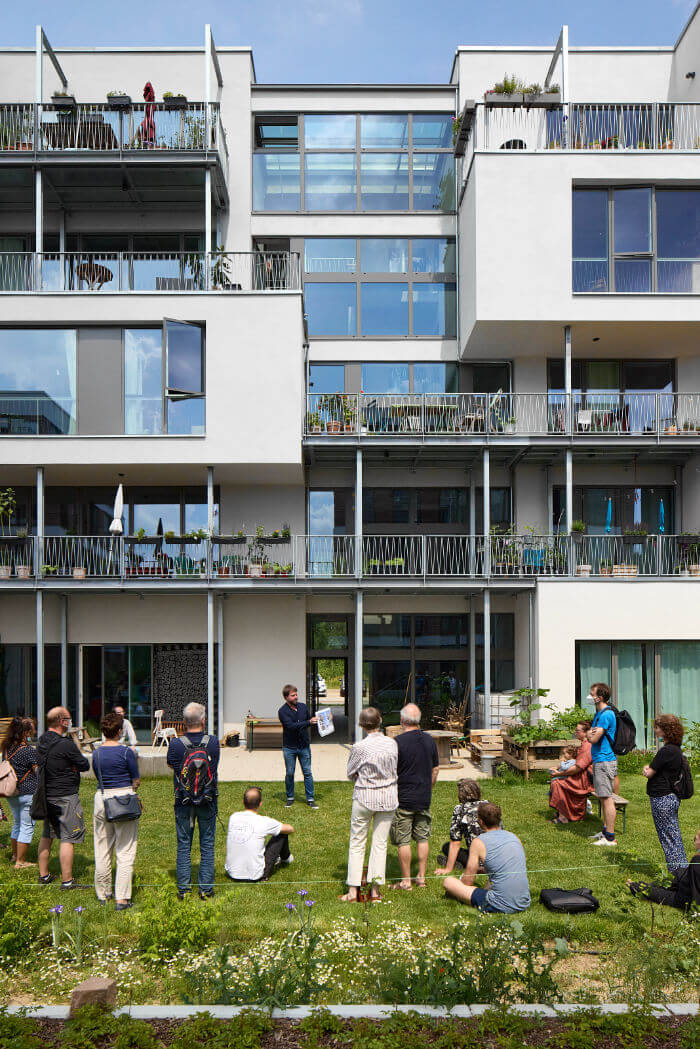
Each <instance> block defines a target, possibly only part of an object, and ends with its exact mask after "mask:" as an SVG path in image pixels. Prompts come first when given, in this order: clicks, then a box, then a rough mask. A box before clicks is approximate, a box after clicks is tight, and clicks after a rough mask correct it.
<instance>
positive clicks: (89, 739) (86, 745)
mask: <svg viewBox="0 0 700 1049" xmlns="http://www.w3.org/2000/svg"><path fill="white" fill-rule="evenodd" d="M66 734H67V735H68V736H70V738H71V739H72V740H73V742H74V743H75V745H76V746H77V747H78V750H85V749H88V750H89V751H90V753H92V752H93V751H94V749H95V747H96V746H97V745H98V743H101V742H102V737H101V736H89V735H88V733H87V729H84V728H69V729H68V732H67V733H66Z"/></svg>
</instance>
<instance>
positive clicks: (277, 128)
mask: <svg viewBox="0 0 700 1049" xmlns="http://www.w3.org/2000/svg"><path fill="white" fill-rule="evenodd" d="M298 144H299V128H298V118H297V116H296V114H295V113H282V114H280V115H279V116H273V115H271V114H269V113H259V114H258V115H257V116H256V117H255V145H256V148H257V149H270V148H273V149H274V148H275V147H277V148H278V149H279V147H280V146H287V147H289V148H292V149H295V148H296V147H297V145H298Z"/></svg>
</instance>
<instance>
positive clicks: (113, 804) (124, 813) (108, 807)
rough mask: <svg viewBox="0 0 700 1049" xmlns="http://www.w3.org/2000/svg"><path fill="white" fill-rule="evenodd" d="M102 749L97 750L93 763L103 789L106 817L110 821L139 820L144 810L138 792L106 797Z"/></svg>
mask: <svg viewBox="0 0 700 1049" xmlns="http://www.w3.org/2000/svg"><path fill="white" fill-rule="evenodd" d="M99 755H100V751H99V750H96V751H95V754H94V757H93V759H92V764H93V767H94V769H95V775H96V776H97V782H98V783H99V785H100V790H101V791H102V800H103V802H104V807H105V819H106V820H107V822H108V823H126V822H127V821H128V820H137V819H139V818H140V816H141V813H142V812H143V805H142V804H141V799H140V798H139V796H138V794H134V793H132V794H118V795H116V797H114V798H105V789H104V787H103V785H102V773H101V772H100V762H99V761H98V758H99Z"/></svg>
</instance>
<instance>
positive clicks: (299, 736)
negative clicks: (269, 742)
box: [277, 703, 311, 750]
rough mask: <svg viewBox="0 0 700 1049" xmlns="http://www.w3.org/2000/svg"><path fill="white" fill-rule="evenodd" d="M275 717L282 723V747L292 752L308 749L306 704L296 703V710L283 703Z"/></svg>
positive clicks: (308, 720)
mask: <svg viewBox="0 0 700 1049" xmlns="http://www.w3.org/2000/svg"><path fill="white" fill-rule="evenodd" d="M277 717H278V718H279V719H280V721H281V722H282V746H283V747H291V749H292V750H301V749H302V748H303V747H310V746H311V740H310V739H309V725H310V724H311V719H310V718H309V711H308V709H307V706H306V703H297V705H296V709H295V708H294V707H292V706H290V705H289V703H283V704H282V706H281V707H280V708H279V710H278V711H277Z"/></svg>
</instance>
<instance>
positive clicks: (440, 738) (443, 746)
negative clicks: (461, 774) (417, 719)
mask: <svg viewBox="0 0 700 1049" xmlns="http://www.w3.org/2000/svg"><path fill="white" fill-rule="evenodd" d="M428 735H429V736H432V737H433V739H434V740H435V745H436V746H437V752H438V761H439V762H440V768H441V769H461V768H462V762H461V761H453V760H452V741H453V740H455V739H459V733H458V732H449V731H448V730H447V729H430V730H429V731H428Z"/></svg>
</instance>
